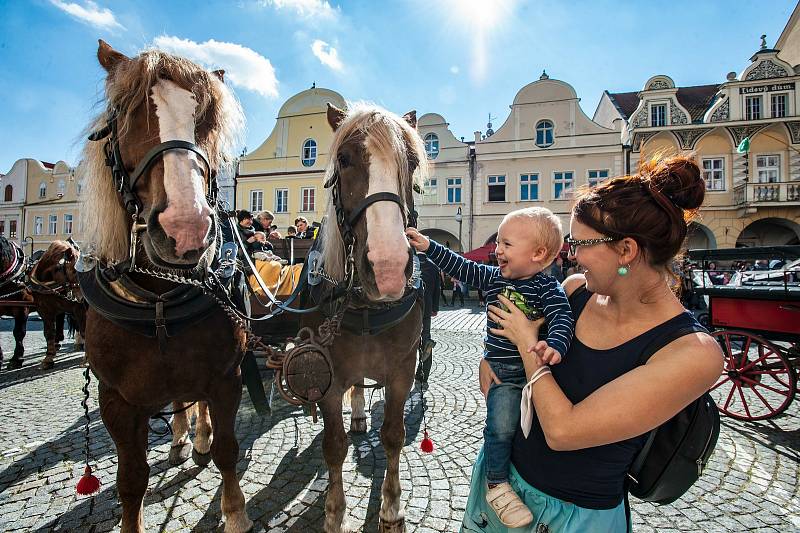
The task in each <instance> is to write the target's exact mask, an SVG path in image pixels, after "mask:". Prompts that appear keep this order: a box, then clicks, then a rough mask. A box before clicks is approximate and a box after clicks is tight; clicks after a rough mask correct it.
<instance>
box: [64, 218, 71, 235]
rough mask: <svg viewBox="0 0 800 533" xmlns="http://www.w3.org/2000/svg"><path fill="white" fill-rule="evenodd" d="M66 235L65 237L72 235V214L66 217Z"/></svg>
mask: <svg viewBox="0 0 800 533" xmlns="http://www.w3.org/2000/svg"><path fill="white" fill-rule="evenodd" d="M64 234H65V235H71V234H72V214H70V213H67V214H66V215H64Z"/></svg>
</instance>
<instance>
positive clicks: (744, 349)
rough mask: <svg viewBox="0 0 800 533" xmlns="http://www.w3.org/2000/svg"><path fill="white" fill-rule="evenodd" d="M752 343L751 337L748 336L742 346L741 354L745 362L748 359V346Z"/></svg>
mask: <svg viewBox="0 0 800 533" xmlns="http://www.w3.org/2000/svg"><path fill="white" fill-rule="evenodd" d="M752 342H753V337H750V336H749V335H748V336H747V337H745V344H744V346H742V354H743V355H744V360H745V361H747V360H748V359H749V358H750V357H749V355H750V344H751V343H752Z"/></svg>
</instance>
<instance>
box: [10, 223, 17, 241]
mask: <svg viewBox="0 0 800 533" xmlns="http://www.w3.org/2000/svg"><path fill="white" fill-rule="evenodd" d="M8 236H9V237H10V238H11V239H16V238H17V221H16V220H11V221H9V222H8Z"/></svg>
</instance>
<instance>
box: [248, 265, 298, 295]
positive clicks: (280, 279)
mask: <svg viewBox="0 0 800 533" xmlns="http://www.w3.org/2000/svg"><path fill="white" fill-rule="evenodd" d="M254 262H255V265H256V269H257V270H258V273H259V274H260V275H261V279H263V280H264V283H265V284H266V285H267V287H268V288H269V290H270V291H272V294H274V295H275V296H284V297H286V296H289V295H291V294H292V291H293V290H294V288H295V287H297V284H298V283H299V282H300V272H301V271H302V270H303V265H302V264H296V265H291V266H290V265H286V266H282V265H281V264H280V263H279V262H278V261H259V260H257V259H256V260H255V261H254ZM247 281H248V282H249V283H250V287H252V288H253V291H254V292H255V293H256V294H259V295H261V294H263V291H262V290H261V287H259V286H258V282H257V281H256V279H255V277H254V276H250V277H249V278H248V280H247Z"/></svg>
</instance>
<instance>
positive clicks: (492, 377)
mask: <svg viewBox="0 0 800 533" xmlns="http://www.w3.org/2000/svg"><path fill="white" fill-rule="evenodd" d="M478 381H479V382H480V386H481V394H483V397H484V398H486V395H487V394H489V387H491V386H492V384H493V383H496V384H498V385H499V384H500V383H502V381H500V378H498V377H497V374H495V373H494V370H492V367H490V366H489V362H488V361H487V360H486V359H481V364H480V366H479V368H478Z"/></svg>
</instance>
